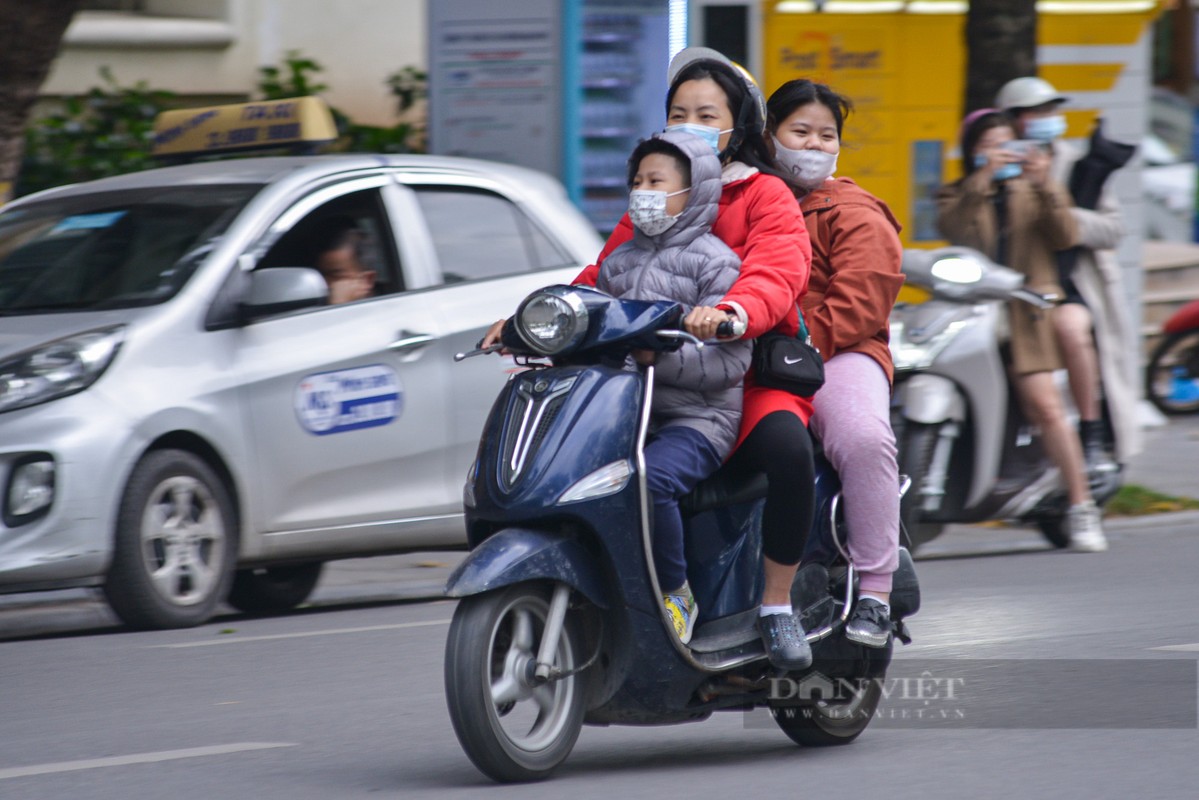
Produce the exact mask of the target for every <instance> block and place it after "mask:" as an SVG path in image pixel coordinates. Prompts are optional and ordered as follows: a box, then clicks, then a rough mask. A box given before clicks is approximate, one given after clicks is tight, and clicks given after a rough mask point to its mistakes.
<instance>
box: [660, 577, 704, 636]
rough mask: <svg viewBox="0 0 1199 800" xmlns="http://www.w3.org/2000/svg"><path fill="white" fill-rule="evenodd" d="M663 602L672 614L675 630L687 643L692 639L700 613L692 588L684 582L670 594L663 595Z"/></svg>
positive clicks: (671, 618) (667, 610)
mask: <svg viewBox="0 0 1199 800" xmlns="http://www.w3.org/2000/svg"><path fill="white" fill-rule="evenodd" d="M662 603H663V604H664V605H665V606H666V612H667V613H668V614H670V621H671V622H673V623H674V632H675V633H677V634H678V635H679V640H680V641H681V642H682V643H683V644H687V643H688V642H690V641H691V632H692V631H693V630H695V617H696V616H697V615H698V614H699V604H698V603H696V602H695V595H693V594H692V593H691V588H690V587H689V586H687V584H683V585H682V587H681V588H679V589H676V590H675V591H673V592H671V593H670V594H664V595H662Z"/></svg>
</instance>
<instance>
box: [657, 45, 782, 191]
mask: <svg viewBox="0 0 1199 800" xmlns="http://www.w3.org/2000/svg"><path fill="white" fill-rule="evenodd" d="M705 78H710V79H711V80H713V81H715V82H716V85H717V86H719V87H720V89H721V91H723V92H724V97H725V100H727V101H728V105H729V112H730V113H731V114H732V115H733V134H732V136H730V137H729V144H728V147H726V148H724V150H722V151H721V152H720V153H719V154H718V155H719V156H720V163H721V164H725V163H727V162H729V161H740V162H741V163H742V164H745V165H746V166H750V167H756V168H757V170H758V171H759V172H764V173H766V174H767V175H774V176H775V177H776V178H780V179H781V180H783V181H785V182H786V183H787V184H788V185H789V186H790V185H793V183H792V179H791V177H790V176H789V175H786V174H784V173H783V172H782V171H781V170H779V169H778V168H777V167H775V166H774V159H773V158H772V157H771V155H770V148H769V146H768V145H767V144H766V139H765V138H763V136H762V130H761V123H762V122H763V120H760V119H759V118H758V117H759V112H758V109H757V103H756V102H755V101H754V98H753V96H751V95H750V92H749V87H748V86H746V85H745V79H744V78H743V77H741V76H740V75H739V74H737V72H736V70H734V69H733V68H732V67H730V66H729V65H728V64H725V63H722V62H720V61H715V60H713V59H709V58H701V59H698V60H696V61H692V62H691V63H690V64H688V65H687V66H686V67H684V68H683V69H682V70H680V71H679V74H678V75H676V76H675V78H674V81H673V82H671V84H670V89H669V90H667V92H666V118H667V119H670V105H671V103H673V102H674V95H675V92H677V91H678V89H679V87H680V86H682V85H683V84H684V83H686V82H687V81H698V80H703V79H705Z"/></svg>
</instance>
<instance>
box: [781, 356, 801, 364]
mask: <svg viewBox="0 0 1199 800" xmlns="http://www.w3.org/2000/svg"><path fill="white" fill-rule="evenodd" d="M801 361H803V356H799V357H797V358H794V359H791V358H787V357H786V356H783V363H784V364H798V363H799V362H801Z"/></svg>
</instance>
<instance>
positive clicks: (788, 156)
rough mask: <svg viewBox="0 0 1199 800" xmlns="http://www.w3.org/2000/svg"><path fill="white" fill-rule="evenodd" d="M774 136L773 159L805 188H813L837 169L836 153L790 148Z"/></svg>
mask: <svg viewBox="0 0 1199 800" xmlns="http://www.w3.org/2000/svg"><path fill="white" fill-rule="evenodd" d="M772 138H774V160H775V161H777V162H778V165H779V166H780V167H782V168H783V169H784V170H786V171H787V172H790V173H791V175H792V176H793V177H794V178H795V182H796V183H798V184H799V185H800V186H802V187H804V188H805V189H808V190H812V189H815V188H816V187H817V186H819V185H820V184H822V183H824V182H825V181H826V180H828V179H829V178H831V177H832V176H833V173H834V172H836V171H837V155H838V154H837V153H826V152H824V151H823V150H792V149H791V148H789V147H784V146H783V145H782V144H780V143H779V140H778V137H772Z"/></svg>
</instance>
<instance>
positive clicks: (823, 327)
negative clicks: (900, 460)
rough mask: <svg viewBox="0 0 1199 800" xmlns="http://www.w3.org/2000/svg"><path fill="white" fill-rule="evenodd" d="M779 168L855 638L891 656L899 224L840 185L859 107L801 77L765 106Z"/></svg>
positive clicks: (880, 206) (851, 186) (858, 191)
mask: <svg viewBox="0 0 1199 800" xmlns="http://www.w3.org/2000/svg"><path fill="white" fill-rule="evenodd" d="M767 106H768V108H769V111H770V116H769V119H770V126H771V134H772V136H773V140H774V149H775V159H776V163H777V164H778V166H779V167H780V168H781V169H785V170H787V171H788V172H790V174H791V177H792V179H793V181H794V182H795V183H796V184H797V185H798V186H799V189H798V191H797V195H798V196H799V198H800V208H801V209H802V210H803V215H804V223H805V224H806V226H807V229H808V235H809V237H810V238H811V242H812V274H811V277H810V279H809V281H808V291H807V293H806V294H805V295H804V296H803V301H802V307H803V313H804V318H805V320H806V321H807V323H808V327H809V329H810V330H811V333H812V342H813V344H815V345H816V347H817V348H819V350H820V353H821V355H823V356H824V361H825V382H824V386H823V387H821V389H820V391H818V392H817V393H816V396H815V397H813V398H812V400H813V403H814V407H815V412H814V414H813V416H812V419H811V426H812V430H813V432H814V433H815V434H816V435H817V436H818V437H819V439H820V441H821V444H822V446H823V448H824V453H825V455H826V456H827V457H828V459H829V462H830V463H831V464H832V465H833V467H835V468H836V470H837V473H838V474H839V475H840V477H841V484H842V491H843V493H844V497H845V517H846V527H847V529H848V530H849V542H848V544H849V554H850V556H851V557H852V558H853V561H854V564H855V566H856V567H857V569H858V570H859V574H860V575H861V584H860V587H861V596H860V599H859V600H858V604H857V606H856V607H855V608H854V611H853V615H852V616H851V617H850V620H849V622H848V623H847V625H846V636H847V637H848V638H849V639H851V640H853V641H856V642H858V643H860V644H864V645H867V646H871V647H884V646H885V645H886V644H887V641H888V639H889V638H890V634H891V620H890V605H889V602H888V601H889V599H890V593H891V575H892V573H894V572H895V569H896V567H897V566H898V565H899V493H898V487H899V468H898V466H897V464H896V446H895V434H894V433H893V432H892V430H891V420H890V401H891V375H892V365H891V351H890V348H889V347H888V336H889V327H890V326H889V322H888V316H889V315H890V313H891V307H892V306H893V305H894V304H895V297H896V295H897V294H898V293H899V288H900V286H901V285H902V284H903V275H902V273H901V272H900V264H901V262H902V259H903V248H902V246H901V244H900V242H899V230H900V225H899V223H898V222H897V221H896V220H895V216H894V215H893V214H892V213H891V210H890V209H889V208H887V205H886V204H885V203H884V202H883V201H881V200H879V199H878V198H877V197H875V196H874V195H872V194H870V193H869V192H867V191H866V190H865V189H862V188H861V187H859V186H858V185H857V184H856V183H854V182H853V181H851V180H850V179H848V178H833V177H832V174H833V172H834V171H835V169H836V163H837V155H838V153H839V152H840V150H841V130H842V127H843V125H844V122H845V117H846V116H847V115H848V114H849V111H850V108H851V105H850V102H849V100H848V99H847V98H845V97H843V96H841V95H839V94H837V93H836V92H834V91H833V90H832V89H830V88H829V87H828V86H825V85H824V84H820V83H813V82H812V81H809V80H793V81H789V82H788V83H785V84H783V85H782V86H780V87H779V88H778V89H777V90H776V91H775V92H774V94H773V95H771V97H770V100H769V102H768V104H767Z"/></svg>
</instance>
